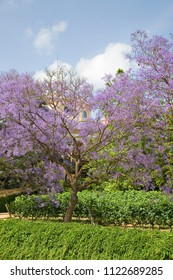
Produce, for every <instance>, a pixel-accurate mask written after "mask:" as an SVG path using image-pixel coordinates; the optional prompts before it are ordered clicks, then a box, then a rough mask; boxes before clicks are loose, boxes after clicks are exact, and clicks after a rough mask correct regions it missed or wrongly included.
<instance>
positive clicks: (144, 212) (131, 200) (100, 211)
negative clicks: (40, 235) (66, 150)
mask: <svg viewBox="0 0 173 280" xmlns="http://www.w3.org/2000/svg"><path fill="white" fill-rule="evenodd" d="M78 196H79V203H78V205H77V206H76V208H75V211H74V217H76V218H78V219H80V218H89V219H90V220H92V221H93V222H95V223H98V224H104V225H107V224H114V225H126V224H133V225H134V226H135V225H150V226H155V225H157V226H166V227H170V228H171V227H172V225H173V196H166V195H164V194H162V193H161V192H156V191H152V192H144V191H134V190H130V191H125V192H122V191H116V192H111V193H110V192H109V193H100V192H90V191H83V192H81V193H79V195H78ZM56 199H57V201H59V203H60V206H59V207H58V208H56V207H55V204H54V203H52V202H51V201H50V200H49V199H48V197H47V196H42V197H41V202H40V203H38V201H37V200H38V197H37V196H20V197H17V198H16V200H15V203H13V204H12V205H11V211H12V212H15V213H16V214H18V215H20V217H21V218H28V217H32V218H40V217H47V218H49V217H62V216H64V214H65V211H66V209H67V205H68V201H69V193H62V194H58V195H57V197H56Z"/></svg>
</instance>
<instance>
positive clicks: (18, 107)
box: [0, 31, 173, 222]
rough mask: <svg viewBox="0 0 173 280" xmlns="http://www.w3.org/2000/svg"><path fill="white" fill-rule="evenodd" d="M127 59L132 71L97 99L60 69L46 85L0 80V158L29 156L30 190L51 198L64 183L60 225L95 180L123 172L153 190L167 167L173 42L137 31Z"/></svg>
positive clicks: (12, 76) (110, 81)
mask: <svg viewBox="0 0 173 280" xmlns="http://www.w3.org/2000/svg"><path fill="white" fill-rule="evenodd" d="M129 57H130V59H132V60H134V61H135V62H136V63H137V67H136V69H135V70H134V71H132V70H129V71H127V72H126V73H124V72H123V71H120V72H119V73H118V74H117V75H115V76H110V75H107V76H106V77H105V83H106V86H105V88H104V89H103V90H99V91H98V92H95V93H94V92H93V87H92V85H90V84H88V83H87V82H86V80H85V79H82V78H80V77H78V75H76V74H75V73H74V72H73V71H71V70H68V69H66V68H64V67H59V68H58V69H57V70H56V71H55V72H47V73H46V77H45V79H44V80H43V81H37V80H35V79H34V78H33V77H32V76H31V75H28V74H17V73H15V72H11V73H7V74H3V75H1V77H0V98H1V105H0V106H1V111H0V112H1V129H0V143H1V146H0V152H1V157H3V158H6V160H9V161H11V162H12V161H13V160H14V159H16V158H19V157H20V159H21V158H22V157H26V156H27V157H28V155H29V156H30V155H33V153H34V155H35V156H36V158H38V159H39V160H38V164H37V163H35V164H34V165H33V166H31V164H30V161H29V162H28V169H27V164H26V166H25V167H24V170H25V175H26V176H28V178H30V176H31V174H32V172H33V176H36V178H38V181H35V182H36V183H35V184H41V186H43V187H46V188H47V189H48V190H49V191H50V192H51V191H52V192H54V193H55V192H57V191H59V190H60V187H61V186H60V182H61V180H62V179H63V178H65V181H66V182H67V184H68V185H69V187H70V189H71V198H70V202H69V206H68V208H67V211H66V214H65V218H64V221H65V222H69V221H71V218H72V215H73V210H74V208H75V206H76V204H77V202H78V196H77V194H78V192H79V191H82V190H84V189H87V188H88V187H89V186H90V185H91V184H93V183H97V182H98V181H99V180H100V178H108V177H112V176H114V178H115V179H116V178H118V176H121V174H120V171H122V173H123V176H124V175H125V176H127V175H128V176H131V178H132V177H133V181H134V183H135V184H137V185H138V186H144V187H146V188H148V189H152V188H153V187H154V185H155V181H156V177H158V175H159V174H160V173H161V172H162V169H163V166H162V164H163V165H164V161H167V165H168V166H169V167H170V166H171V162H169V161H168V158H169V157H170V156H169V155H170V154H171V152H170V145H169V143H170V141H171V140H170V137H171V136H170V133H169V131H170V129H172V125H171V121H172V118H171V112H172V71H173V70H172V44H170V43H169V42H168V41H167V40H166V39H164V38H162V37H158V36H154V37H153V38H151V39H149V38H148V37H147V35H146V34H145V32H141V31H138V32H136V33H135V34H133V35H132V53H131V55H130V56H129ZM91 112H94V113H93V114H92V113H91ZM163 127H164V129H163ZM165 143H166V145H165ZM168 146H169V147H168ZM168 148H169V154H168V152H167V150H168ZM28 174H29V175H28ZM39 174H40V175H39ZM163 175H164V174H163ZM164 176H169V174H166V175H164ZM169 178H170V177H169ZM170 179H171V178H170ZM165 182H167V180H165V179H164V180H163V181H162V182H161V186H162V187H167V185H166V183H165ZM43 187H42V188H43Z"/></svg>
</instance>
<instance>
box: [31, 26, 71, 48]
mask: <svg viewBox="0 0 173 280" xmlns="http://www.w3.org/2000/svg"><path fill="white" fill-rule="evenodd" d="M66 29H67V22H66V21H61V22H59V23H57V24H55V25H53V26H52V27H50V28H41V29H40V31H39V32H38V34H37V35H36V36H35V39H34V41H33V46H34V48H36V49H37V50H38V51H40V52H42V51H45V52H46V53H47V54H50V53H51V52H52V50H53V48H54V39H55V38H56V36H57V35H58V34H59V33H62V32H65V30H66Z"/></svg>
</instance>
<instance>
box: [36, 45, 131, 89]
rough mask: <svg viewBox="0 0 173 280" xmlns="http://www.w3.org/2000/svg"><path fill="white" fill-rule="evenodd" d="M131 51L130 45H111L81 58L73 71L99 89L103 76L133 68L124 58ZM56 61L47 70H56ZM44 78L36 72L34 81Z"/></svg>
mask: <svg viewBox="0 0 173 280" xmlns="http://www.w3.org/2000/svg"><path fill="white" fill-rule="evenodd" d="M130 50H131V47H130V45H127V44H123V43H111V44H108V46H107V47H106V48H105V50H104V52H103V53H100V54H97V55H96V56H94V57H92V58H90V59H85V58H81V59H80V60H79V62H77V64H76V67H74V70H75V71H76V72H77V73H78V74H79V75H80V76H83V77H85V78H87V80H88V82H90V83H92V84H93V85H94V86H95V88H101V87H103V86H104V84H105V82H104V81H103V80H102V78H103V77H104V76H105V74H113V75H115V74H116V71H117V70H118V68H121V69H123V70H124V71H126V70H128V69H129V68H133V67H135V64H131V63H130V62H129V60H127V59H126V58H125V54H127V53H129V52H130ZM58 64H59V65H60V66H65V67H67V68H72V67H71V66H70V65H69V64H68V63H65V62H62V61H58ZM56 68H57V61H54V62H53V63H52V64H51V65H50V66H49V67H48V69H49V70H56ZM44 77H45V71H37V72H36V73H35V78H36V79H43V78H44Z"/></svg>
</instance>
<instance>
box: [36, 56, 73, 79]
mask: <svg viewBox="0 0 173 280" xmlns="http://www.w3.org/2000/svg"><path fill="white" fill-rule="evenodd" d="M58 66H61V67H65V68H66V69H72V67H71V65H69V64H68V63H65V62H63V61H61V60H58V61H57V60H55V61H54V62H53V63H52V64H51V65H49V67H48V68H47V70H48V71H56V69H57V67H58ZM34 78H35V79H36V80H44V79H45V78H46V71H44V70H40V71H36V73H35V75H34Z"/></svg>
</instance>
